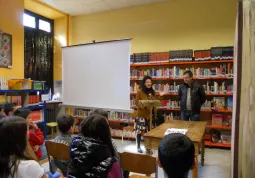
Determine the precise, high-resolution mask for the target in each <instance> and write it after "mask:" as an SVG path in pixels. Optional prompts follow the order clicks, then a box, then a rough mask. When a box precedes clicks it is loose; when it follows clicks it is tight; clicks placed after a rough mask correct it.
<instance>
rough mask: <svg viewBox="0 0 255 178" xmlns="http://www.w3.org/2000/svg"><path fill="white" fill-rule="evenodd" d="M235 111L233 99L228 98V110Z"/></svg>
mask: <svg viewBox="0 0 255 178" xmlns="http://www.w3.org/2000/svg"><path fill="white" fill-rule="evenodd" d="M232 109H233V98H228V110H232Z"/></svg>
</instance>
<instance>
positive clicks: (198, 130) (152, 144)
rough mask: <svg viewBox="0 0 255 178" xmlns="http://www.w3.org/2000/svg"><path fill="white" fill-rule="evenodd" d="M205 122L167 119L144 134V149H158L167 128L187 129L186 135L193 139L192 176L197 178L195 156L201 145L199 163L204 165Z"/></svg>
mask: <svg viewBox="0 0 255 178" xmlns="http://www.w3.org/2000/svg"><path fill="white" fill-rule="evenodd" d="M206 124H207V122H203V121H181V120H172V121H168V122H166V123H164V124H162V125H160V126H158V127H156V128H155V129H152V130H151V131H150V132H148V133H146V134H145V135H144V146H145V148H146V149H155V150H157V149H158V146H159V143H160V141H161V139H162V138H163V137H164V134H165V132H166V130H167V129H169V128H180V129H188V132H187V134H186V135H187V136H188V137H189V138H190V139H191V140H192V141H193V143H194V146H195V162H196V164H195V166H194V168H193V170H192V178H198V170H197V169H198V161H197V157H198V155H199V146H201V165H202V166H203V165H204V154H205V152H204V139H203V137H204V133H205V128H206Z"/></svg>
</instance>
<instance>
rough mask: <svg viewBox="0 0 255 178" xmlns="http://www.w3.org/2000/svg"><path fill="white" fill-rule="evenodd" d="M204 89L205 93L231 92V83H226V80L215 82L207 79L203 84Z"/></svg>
mask: <svg viewBox="0 0 255 178" xmlns="http://www.w3.org/2000/svg"><path fill="white" fill-rule="evenodd" d="M203 87H204V90H205V92H206V93H207V94H224V93H228V94H231V93H233V85H232V84H228V85H227V84H226V82H222V83H219V82H216V81H213V82H211V81H207V82H206V85H203Z"/></svg>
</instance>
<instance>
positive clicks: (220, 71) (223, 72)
mask: <svg viewBox="0 0 255 178" xmlns="http://www.w3.org/2000/svg"><path fill="white" fill-rule="evenodd" d="M187 70H190V71H192V73H193V75H194V77H196V78H206V77H222V76H226V77H233V65H232V64H231V63H228V64H223V65H220V66H219V67H211V68H200V67H198V68H185V69H184V68H180V67H176V66H174V67H173V68H158V69H154V68H152V69H131V70H130V78H131V79H142V78H143V77H144V76H146V75H149V76H151V77H152V78H174V79H177V78H182V77H183V73H184V72H185V71H187Z"/></svg>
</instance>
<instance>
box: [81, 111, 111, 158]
mask: <svg viewBox="0 0 255 178" xmlns="http://www.w3.org/2000/svg"><path fill="white" fill-rule="evenodd" d="M80 131H81V133H82V135H83V136H84V137H90V138H94V139H97V140H100V141H102V142H103V143H104V144H105V145H107V146H108V148H109V151H110V154H111V156H113V157H114V156H116V155H115V151H114V148H113V144H112V137H111V131H110V127H109V124H108V123H107V120H106V119H105V117H104V116H102V115H100V114H92V115H90V116H89V117H87V118H86V119H84V120H83V121H82V122H81V124H80Z"/></svg>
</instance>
